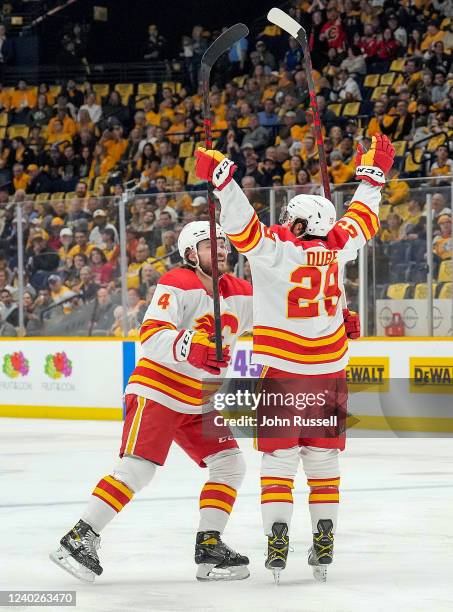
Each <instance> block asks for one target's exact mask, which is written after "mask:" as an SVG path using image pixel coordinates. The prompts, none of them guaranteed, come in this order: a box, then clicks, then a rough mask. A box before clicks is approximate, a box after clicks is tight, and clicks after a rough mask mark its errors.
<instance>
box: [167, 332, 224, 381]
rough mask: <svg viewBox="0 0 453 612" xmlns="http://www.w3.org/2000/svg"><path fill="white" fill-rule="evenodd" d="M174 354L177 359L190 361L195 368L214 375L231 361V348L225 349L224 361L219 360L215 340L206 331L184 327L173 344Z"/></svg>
mask: <svg viewBox="0 0 453 612" xmlns="http://www.w3.org/2000/svg"><path fill="white" fill-rule="evenodd" d="M173 355H174V357H175V359H176V361H188V362H189V363H190V364H191V365H193V366H194V368H199V369H201V370H205V371H206V372H209V374H212V375H214V376H218V375H219V374H220V369H221V368H227V367H228V364H229V362H230V350H229V348H224V349H223V359H222V361H217V358H216V350H215V342H213V339H212V338H210V337H209V336H208V334H207V333H206V332H197V331H194V330H193V329H183V330H182V331H181V332H180V333H179V334H178V336H177V338H176V340H175V342H174V344H173Z"/></svg>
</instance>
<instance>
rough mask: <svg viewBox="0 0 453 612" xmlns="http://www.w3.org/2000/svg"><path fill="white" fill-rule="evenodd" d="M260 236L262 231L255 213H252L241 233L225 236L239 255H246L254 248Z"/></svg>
mask: <svg viewBox="0 0 453 612" xmlns="http://www.w3.org/2000/svg"><path fill="white" fill-rule="evenodd" d="M262 235H263V230H262V227H261V223H260V220H259V219H258V215H257V214H256V212H254V213H253V215H252V218H251V219H250V221H249V222H248V223H247V225H246V226H245V228H244V229H243V230H242V232H240V233H239V234H227V236H228V238H229V239H230V240H231V243H232V244H234V246H235V247H236V249H237V250H238V251H239V252H240V253H248V252H249V251H251V250H252V249H253V248H254V247H256V245H257V244H258V242H259V240H260V238H261V236H262Z"/></svg>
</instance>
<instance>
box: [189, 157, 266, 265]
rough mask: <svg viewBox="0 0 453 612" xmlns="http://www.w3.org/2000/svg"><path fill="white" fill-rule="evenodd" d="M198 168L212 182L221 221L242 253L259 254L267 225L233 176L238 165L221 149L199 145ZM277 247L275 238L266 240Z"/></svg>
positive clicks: (201, 174)
mask: <svg viewBox="0 0 453 612" xmlns="http://www.w3.org/2000/svg"><path fill="white" fill-rule="evenodd" d="M195 156H196V158H197V161H196V167H195V172H196V175H197V177H198V178H199V179H202V180H204V181H207V182H209V183H211V184H212V185H213V186H214V187H215V190H216V191H215V194H216V196H217V197H218V199H219V201H220V205H221V213H220V225H221V226H222V228H223V229H224V231H225V233H226V234H227V236H228V238H229V240H230V241H231V243H232V244H233V245H234V246H235V247H236V249H237V250H238V251H239V252H240V253H245V254H247V255H248V256H249V255H252V254H253V255H256V254H257V253H258V251H259V252H260V254H264V252H265V251H267V249H263V248H262V247H263V246H264V240H263V237H265V236H266V232H265V230H266V227H265V226H264V225H263V224H262V223H261V222H260V220H259V219H258V215H257V214H256V211H255V209H254V208H253V206H252V205H251V204H250V202H249V201H248V199H247V197H246V196H245V194H244V192H243V191H242V189H241V188H240V187H239V185H238V184H237V183H236V181H234V180H233V174H234V172H235V170H236V165H235V164H234V162H232V161H231V160H230V159H228V158H227V157H225V155H223V153H220V151H215V150H209V149H204V148H201V147H200V148H198V149H197V151H196V153H195ZM266 243H267V246H268V248H269V249H273V248H274V246H275V245H274V242H273V240H272V239H269V240H267V241H266Z"/></svg>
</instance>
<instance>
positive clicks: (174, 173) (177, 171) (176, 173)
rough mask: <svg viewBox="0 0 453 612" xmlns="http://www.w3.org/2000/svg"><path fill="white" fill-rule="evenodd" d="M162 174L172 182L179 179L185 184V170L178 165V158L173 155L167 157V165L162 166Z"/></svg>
mask: <svg viewBox="0 0 453 612" xmlns="http://www.w3.org/2000/svg"><path fill="white" fill-rule="evenodd" d="M161 174H162V175H163V176H165V178H166V179H167V180H168V181H169V182H171V181H172V180H173V179H179V180H180V181H183V182H184V179H185V177H186V173H185V172H184V168H183V167H182V166H180V165H179V164H178V163H176V158H175V157H174V156H173V155H167V157H166V163H165V165H164V166H162V170H161Z"/></svg>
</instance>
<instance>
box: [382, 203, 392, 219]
mask: <svg viewBox="0 0 453 612" xmlns="http://www.w3.org/2000/svg"><path fill="white" fill-rule="evenodd" d="M391 212H392V207H391V205H390V204H383V205H382V206H380V207H379V219H380V220H381V221H385V220H386V219H387V217H388V216H389V213H391Z"/></svg>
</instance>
